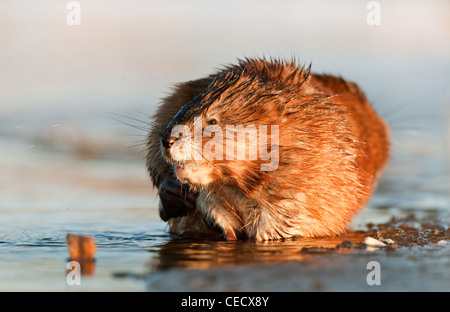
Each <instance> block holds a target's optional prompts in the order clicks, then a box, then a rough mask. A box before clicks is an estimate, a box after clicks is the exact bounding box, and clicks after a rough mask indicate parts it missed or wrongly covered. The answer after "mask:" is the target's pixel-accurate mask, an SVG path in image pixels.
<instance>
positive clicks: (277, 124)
mask: <svg viewBox="0 0 450 312" xmlns="http://www.w3.org/2000/svg"><path fill="white" fill-rule="evenodd" d="M310 69H311V66H309V67H307V68H306V67H303V66H299V65H298V64H297V62H295V61H283V60H274V59H270V60H267V59H245V60H239V61H238V62H237V64H235V65H231V66H227V67H224V68H223V69H221V70H219V71H217V72H216V73H215V74H213V75H210V76H208V77H206V78H202V79H198V80H192V81H188V82H184V83H180V84H178V85H176V86H175V88H174V91H173V93H172V94H170V95H169V96H167V97H166V98H164V99H163V101H162V104H161V105H160V106H159V107H158V109H157V111H156V113H155V115H154V116H153V118H154V120H153V125H152V128H151V130H150V132H149V135H148V153H147V159H146V163H147V168H148V171H149V173H150V176H151V179H152V181H153V184H154V185H155V186H156V187H157V188H158V189H159V196H160V216H161V218H162V219H163V220H164V221H168V224H169V231H170V232H172V233H175V234H178V235H183V234H188V233H197V234H200V235H203V234H205V235H207V234H211V233H220V234H221V235H222V236H223V238H225V239H226V240H236V239H255V240H271V239H279V238H287V237H293V236H301V237H320V236H331V235H338V234H341V233H343V232H345V231H346V229H347V228H348V223H349V222H351V220H350V218H351V217H352V216H353V215H355V214H356V212H357V211H358V210H359V209H360V208H361V207H363V206H364V205H365V204H366V203H367V201H368V200H369V198H370V196H371V194H372V192H373V189H374V186H375V184H376V182H377V180H378V179H379V177H380V174H381V171H382V169H383V167H384V166H385V164H386V162H387V160H388V156H389V134H388V127H387V125H386V123H385V122H384V121H383V120H382V118H381V117H380V116H378V115H377V113H376V112H375V110H374V109H373V108H372V106H371V104H370V103H369V101H368V100H367V99H366V97H365V95H364V94H363V92H362V91H361V90H360V88H359V87H358V86H357V85H356V84H355V83H353V82H348V81H346V80H344V79H343V78H341V77H335V76H331V75H323V74H313V73H311V70H310ZM230 126H231V129H232V130H233V129H234V130H235V132H236V134H237V135H236V136H235V135H234V134H233V135H230V136H229V135H228V134H229V133H228V132H229V131H228V129H229V127H230ZM233 127H234V128H233ZM239 127H240V128H239ZM238 128H239V129H241V130H242V129H245V130H246V132H245V133H244V137H243V139H242V137H241V138H240V139H239V138H238V137H239V135H240V133H238V131H236V129H238ZM225 129H226V131H225ZM258 129H259V130H260V131H259V134H258ZM269 129H270V130H269ZM254 130H256V132H254ZM263 130H264V131H263ZM221 131H223V133H221ZM252 131H253V132H252ZM255 133H256V134H257V137H258V138H257V139H258V140H256V141H255V138H256V137H255V136H253V137H251V135H250V134H255ZM192 134H194V135H193V139H192ZM196 134H197V138H196V136H195V135H196ZM198 134H199V135H200V139H198ZM225 134H226V135H225ZM225 137H226V139H225V140H224V139H223V138H225ZM261 138H263V140H261ZM212 141H214V142H213V143H214V144H211V142H212ZM180 142H181V143H180ZM178 143H180V144H178ZM229 143H231V144H229ZM262 143H266V145H265V146H264V144H262ZM269 143H270V144H269ZM177 144H178V145H177ZM221 144H223V146H222V145H221ZM233 144H234V145H233ZM267 145H269V146H270V148H266V147H267ZM233 146H234V149H232V147H233ZM258 146H259V147H258ZM261 146H262V147H264V148H262V149H261ZM240 148H245V152H244V153H242V151H243V150H242V149H241V150H239V149H240ZM236 149H237V152H236ZM205 150H207V151H209V155H206V154H205ZM255 151H256V152H258V151H259V152H260V155H259V157H258V155H256V157H255ZM264 152H265V154H264ZM212 154H213V156H214V157H211V155H212ZM256 154H257V153H256ZM180 155H184V156H183V157H181V156H180ZM205 155H206V156H205ZM239 155H240V156H241V157H237V156H239ZM262 156H265V157H262Z"/></svg>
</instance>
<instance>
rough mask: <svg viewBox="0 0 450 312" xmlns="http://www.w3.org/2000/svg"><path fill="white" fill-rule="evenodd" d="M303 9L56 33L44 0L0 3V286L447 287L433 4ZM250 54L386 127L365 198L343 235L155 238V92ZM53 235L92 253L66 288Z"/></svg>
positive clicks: (446, 112)
mask: <svg viewBox="0 0 450 312" xmlns="http://www.w3.org/2000/svg"><path fill="white" fill-rule="evenodd" d="M318 3H320V4H312V2H311V3H309V4H307V3H306V2H298V1H284V2H283V3H282V4H280V3H279V2H270V1H262V4H260V5H259V6H258V9H260V10H261V11H260V12H259V14H254V11H255V8H254V5H253V3H252V2H248V3H247V4H245V5H244V4H243V3H242V1H227V2H226V4H224V3H223V4H214V5H213V4H212V2H210V1H198V7H195V6H191V5H189V6H186V5H185V3H184V2H182V1H178V2H170V3H169V2H167V3H165V2H164V3H163V2H153V1H147V2H142V1H127V2H126V3H125V2H123V3H122V4H120V5H119V4H118V3H115V4H113V3H112V2H110V1H96V3H95V4H91V3H90V4H87V3H84V2H82V3H81V10H82V11H81V12H82V18H81V21H82V22H81V26H74V27H72V26H67V25H66V23H65V15H66V14H67V11H65V9H64V6H62V5H61V2H59V1H53V0H47V1H46V4H48V5H41V4H37V3H35V4H34V3H33V4H31V3H30V4H27V5H26V6H23V5H22V4H21V2H20V1H2V3H1V4H0V7H1V10H0V14H2V16H1V18H0V23H2V27H0V38H1V39H0V40H1V46H2V48H1V49H0V65H1V66H0V67H1V71H0V85H1V92H0V290H1V291H14V290H18V291H91V290H97V291H119V290H120V291H174V290H188V291H198V290H200V291H221V290H225V291H226V290H266V291H297V290H299V291H303V290H314V291H346V290H356V291H380V290H381V291H383V290H385V291H398V290H404V291H410V290H414V291H421V290H438V291H449V290H450V283H449V281H450V262H449V261H450V260H449V259H450V240H449V225H450V178H449V177H450V126H449V125H450V109H449V107H450V89H449V86H450V75H449V73H450V58H449V56H450V46H449V43H450V40H448V38H450V37H449V36H450V32H449V29H450V27H448V21H449V20H450V18H449V15H448V14H449V13H448V12H450V10H449V9H448V8H449V7H448V6H449V4H448V1H445V0H443V1H433V4H422V2H414V1H413V2H411V1H397V2H396V4H387V3H384V2H383V3H382V25H381V26H380V27H370V26H368V25H367V24H366V23H365V17H366V14H367V10H366V8H365V5H366V3H363V5H361V1H343V2H339V7H338V6H337V4H336V3H335V2H333V1H321V2H318ZM423 3H425V2H423ZM200 8H201V9H200ZM406 9H407V12H408V14H405V13H404V12H405V11H406ZM236 12H239V14H235V13H236ZM274 12H277V14H274ZM336 12H339V14H336ZM5 13H7V14H5ZM230 16H233V17H234V19H230ZM268 20H270V21H272V22H271V23H268V22H267V21H268ZM24 21H26V22H24ZM211 21H214V23H211ZM231 21H232V22H231ZM205 25H208V26H211V27H205ZM255 25H258V27H255ZM319 26H320V27H319ZM243 30H245V31H243ZM349 34H351V35H350V36H349ZM224 38H225V40H224ZM318 38H319V39H320V40H318ZM262 54H266V55H271V56H280V57H286V58H290V57H291V56H292V55H296V56H297V57H298V59H299V60H300V63H303V64H308V62H310V61H311V60H312V61H313V62H312V68H313V71H316V72H326V73H330V74H341V75H343V77H344V78H346V79H350V80H353V81H355V82H357V83H358V84H359V85H360V86H361V87H362V89H363V90H364V91H365V92H366V94H367V96H368V98H369V99H370V100H371V101H372V102H373V103H374V106H375V107H376V109H377V111H378V112H379V113H380V114H381V115H382V116H383V117H385V118H386V120H387V121H388V123H389V124H390V126H391V129H392V157H391V161H390V164H389V166H388V167H387V168H386V170H385V174H384V176H383V178H382V180H381V181H380V183H379V185H378V189H377V191H376V193H375V195H374V197H373V198H372V200H371V202H370V203H369V205H368V206H367V207H365V208H364V209H363V210H362V211H361V212H360V213H359V214H358V215H357V216H356V217H355V218H354V219H353V224H352V225H351V228H352V229H353V231H354V232H350V233H349V234H347V235H344V236H342V237H337V238H323V239H290V240H281V241H273V242H263V243H252V242H223V241H220V242H217V241H210V240H202V239H182V238H178V237H171V236H170V235H169V234H168V233H167V229H166V226H165V224H164V223H163V222H162V221H160V220H159V217H158V211H157V198H156V193H155V192H154V190H152V188H151V185H150V181H149V178H148V176H147V173H146V168H145V162H144V159H143V155H144V154H143V150H144V149H145V135H146V130H147V129H148V127H149V124H148V115H151V114H152V113H153V112H154V108H155V104H156V103H157V102H158V99H159V98H161V97H163V96H165V92H166V91H168V90H169V86H170V85H171V84H172V83H174V82H178V81H185V80H188V79H196V78H199V77H202V76H205V75H207V74H210V73H211V71H212V70H213V69H214V68H217V67H218V66H219V65H220V64H226V63H229V62H232V61H235V59H236V58H237V57H243V56H250V57H253V56H256V55H262ZM67 233H80V234H87V235H91V236H92V237H93V238H94V239H95V242H96V243H97V247H98V250H97V253H96V254H95V262H94V263H91V264H90V266H89V270H87V271H88V272H90V273H89V274H87V273H86V270H85V271H84V273H86V274H84V275H82V277H81V284H80V285H73V286H71V285H70V282H69V283H68V281H67V274H68V272H67V270H66V265H67V263H68V261H69V259H68V257H69V253H68V250H67V246H66V235H67ZM367 236H371V237H374V238H377V239H382V238H384V239H387V238H389V239H391V240H392V241H393V242H394V244H392V245H388V246H384V247H370V246H365V245H364V244H362V243H361V242H362V241H364V239H365V237H367ZM370 261H377V262H378V263H379V264H380V267H381V285H374V286H370V285H369V284H368V283H367V275H368V273H369V272H370V270H368V269H367V264H368V263H369V262H370Z"/></svg>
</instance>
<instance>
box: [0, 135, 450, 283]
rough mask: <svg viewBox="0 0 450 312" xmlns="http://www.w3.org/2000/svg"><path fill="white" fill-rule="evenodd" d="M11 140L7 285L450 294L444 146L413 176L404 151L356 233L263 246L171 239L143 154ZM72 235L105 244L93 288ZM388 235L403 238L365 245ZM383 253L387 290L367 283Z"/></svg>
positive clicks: (0, 255)
mask: <svg viewBox="0 0 450 312" xmlns="http://www.w3.org/2000/svg"><path fill="white" fill-rule="evenodd" d="M1 142H2V144H3V146H6V145H7V146H8V148H9V151H10V153H11V154H10V156H11V157H3V158H2V162H1V169H2V172H3V175H2V178H1V179H0V186H1V188H2V189H3V190H5V191H4V192H2V194H1V196H0V198H1V201H0V202H1V206H0V209H1V214H2V218H1V221H0V228H1V229H2V231H1V233H0V289H1V290H3V291H13V290H18V291H41V290H44V291H88V290H98V291H119V290H120V291H199V290H203V291H210V290H212V291H228V290H232V291H234V290H265V291H293V290H299V291H303V290H313V291H315V290H319V291H322V290H324V291H334V290H337V291H339V290H356V291H359V290H367V291H374V290H375V291H376V290H450V288H449V287H450V286H449V284H448V280H449V278H450V269H449V265H450V262H449V259H450V257H449V256H450V230H449V224H450V214H449V210H450V209H449V198H448V196H449V195H448V192H446V190H447V187H448V180H447V176H446V174H447V172H446V171H445V170H444V171H441V169H442V168H439V164H440V163H441V162H443V163H444V164H445V161H444V160H442V159H440V158H439V157H440V156H436V154H434V153H433V154H431V155H427V157H423V155H418V156H417V157H413V156H414V154H413V153H410V155H411V156H410V158H411V161H413V162H414V164H415V166H414V167H413V168H414V172H413V174H414V176H413V177H411V176H409V178H408V179H405V180H403V179H402V178H401V176H404V175H408V174H411V171H410V169H409V168H410V165H411V164H410V163H408V162H405V161H404V160H403V159H402V161H401V162H397V161H396V158H395V157H394V158H393V160H392V162H391V164H390V166H389V168H388V169H387V171H386V174H385V176H384V178H383V180H382V181H381V183H380V185H379V188H378V190H377V193H376V194H375V196H374V198H373V200H372V202H371V203H370V205H369V207H367V208H365V209H364V210H363V211H362V212H361V213H360V214H359V215H358V216H357V217H356V218H354V220H353V225H352V228H353V230H354V231H352V232H349V233H348V234H346V235H343V236H341V237H335V238H323V239H289V240H282V241H273V242H262V243H255V242H224V241H211V240H204V239H203V240H202V239H198V238H197V239H183V238H178V237H171V236H170V235H169V234H168V233H167V229H166V226H165V224H164V223H163V222H161V221H159V220H158V215H157V209H156V207H157V199H156V195H155V193H154V191H152V190H151V187H150V183H149V181H148V177H147V176H146V172H145V168H144V166H143V163H142V159H140V158H132V157H130V155H128V156H127V157H120V156H118V154H120V153H119V152H118V153H116V154H114V157H112V158H108V157H106V156H97V157H87V158H86V157H85V156H79V155H78V156H77V155H75V156H74V155H73V154H72V153H67V152H65V151H58V150H54V149H51V148H36V145H35V146H34V147H30V145H29V144H28V143H29V142H26V141H23V142H20V141H14V142H12V141H5V140H2V141H1ZM432 147H433V145H432V144H430V146H429V148H430V149H431V148H432ZM4 155H7V154H4ZM17 155H20V157H19V156H17ZM14 156H17V157H14ZM429 157H433V158H435V159H434V161H433V162H432V164H433V165H432V166H430V161H429V159H428V158H429ZM24 159H27V160H28V161H27V162H26V163H24V162H23V161H24ZM125 159H128V160H125ZM447 165H448V163H447ZM434 166H436V167H434ZM438 169H439V172H438ZM430 170H435V172H433V174H430ZM447 170H448V168H447ZM18 179H20V181H18ZM399 181H400V182H399ZM423 181H426V183H422V182H423ZM446 183H447V184H446ZM417 188H419V189H421V192H420V193H418V192H417V191H416V189H417ZM405 224H406V225H408V226H410V228H408V227H405ZM405 229H406V230H407V231H404V230H405ZM408 229H409V230H408ZM69 232H70V233H75V234H77V233H79V234H88V235H91V236H92V237H93V238H94V239H95V242H96V243H97V247H98V251H97V253H96V255H95V263H93V264H92V265H91V266H92V267H90V268H89V271H90V272H88V273H89V274H84V275H82V276H81V285H73V286H71V285H69V284H68V282H67V279H66V278H67V274H68V271H67V270H66V264H67V263H68V261H69V259H68V257H69V254H68V250H67V246H66V235H67V233H69ZM380 235H381V236H384V237H383V238H385V239H386V238H391V239H393V241H395V244H394V245H391V246H385V247H380V248H378V247H369V246H365V245H364V244H362V241H363V240H364V238H365V237H367V236H371V237H374V238H379V236H380ZM349 241H350V242H352V243H349ZM343 242H344V243H343ZM372 260H375V261H378V262H379V263H380V265H381V268H382V273H381V274H382V275H381V278H382V283H381V285H379V286H369V285H368V284H367V282H366V276H367V274H368V273H369V272H370V271H369V270H367V268H366V266H367V263H368V262H369V261H372Z"/></svg>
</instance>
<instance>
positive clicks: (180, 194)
mask: <svg viewBox="0 0 450 312" xmlns="http://www.w3.org/2000/svg"><path fill="white" fill-rule="evenodd" d="M197 197H198V193H197V192H192V191H190V190H189V188H188V186H186V185H184V184H181V183H180V182H179V181H178V180H175V179H167V180H165V181H164V182H163V183H162V184H161V185H160V187H159V199H160V203H159V216H160V217H161V219H162V220H163V221H167V220H169V219H171V218H176V217H181V216H185V215H187V213H188V212H189V211H193V210H194V209H195V202H196V200H197Z"/></svg>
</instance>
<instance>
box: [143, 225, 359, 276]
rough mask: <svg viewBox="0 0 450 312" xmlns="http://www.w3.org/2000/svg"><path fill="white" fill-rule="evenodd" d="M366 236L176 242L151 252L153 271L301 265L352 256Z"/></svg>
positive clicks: (186, 239) (347, 235)
mask: <svg viewBox="0 0 450 312" xmlns="http://www.w3.org/2000/svg"><path fill="white" fill-rule="evenodd" d="M364 237H365V235H364V233H363V232H351V233H348V234H345V235H341V236H338V237H326V238H316V239H312V238H295V239H284V240H276V241H265V242H249V241H205V240H192V239H188V238H173V239H171V240H169V241H168V242H167V243H165V244H163V245H161V246H157V247H155V248H152V249H150V250H149V251H150V252H152V253H154V254H155V256H154V257H153V258H152V260H151V263H150V271H157V270H165V269H169V268H174V267H179V268H195V269H204V268H213V267H221V266H230V265H236V264H245V263H276V262H280V261H298V260H303V259H305V258H307V257H311V256H312V255H317V254H323V253H328V252H340V253H342V252H349V251H350V250H351V249H350V248H351V247H353V246H355V245H357V244H360V243H361V242H362V241H363V240H364Z"/></svg>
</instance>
